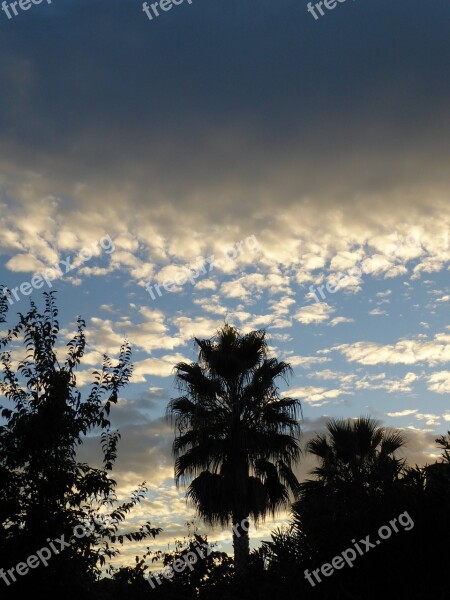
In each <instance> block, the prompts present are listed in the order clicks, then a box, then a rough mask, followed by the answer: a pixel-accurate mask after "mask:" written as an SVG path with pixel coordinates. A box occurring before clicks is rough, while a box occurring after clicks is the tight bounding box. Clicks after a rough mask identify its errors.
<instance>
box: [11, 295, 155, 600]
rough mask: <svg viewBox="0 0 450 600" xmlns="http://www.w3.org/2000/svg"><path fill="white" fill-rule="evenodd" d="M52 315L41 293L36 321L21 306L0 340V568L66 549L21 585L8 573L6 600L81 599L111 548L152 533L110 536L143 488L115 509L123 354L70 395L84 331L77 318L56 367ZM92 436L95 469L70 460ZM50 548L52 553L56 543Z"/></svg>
mask: <svg viewBox="0 0 450 600" xmlns="http://www.w3.org/2000/svg"><path fill="white" fill-rule="evenodd" d="M0 291H1V290H0ZM0 298H3V296H2V295H1V294H0ZM6 312H7V304H6V302H5V299H4V298H3V300H0V322H5V319H6ZM57 316H58V310H57V308H56V306H55V302H54V298H53V295H52V294H45V310H44V312H43V313H40V312H39V310H38V308H37V306H36V305H35V304H34V303H33V302H31V308H30V310H29V312H28V313H27V314H25V315H22V314H20V315H19V323H18V324H17V325H16V326H14V327H13V328H12V329H9V330H8V331H7V332H6V333H4V335H3V337H1V338H0V349H3V350H2V351H1V353H0V364H1V366H2V374H1V376H0V393H1V394H2V395H3V396H4V398H5V401H4V406H3V407H1V409H2V410H1V415H2V417H3V419H4V423H3V424H2V425H1V426H0V480H1V481H0V483H1V485H0V490H1V491H0V519H1V526H2V527H1V532H0V548H1V549H0V559H1V563H0V564H1V565H2V566H5V567H6V566H7V565H9V566H10V567H14V566H15V565H16V564H17V563H19V562H26V561H27V558H28V556H29V555H34V554H36V552H37V551H38V550H40V549H41V548H42V547H44V546H45V547H50V542H52V541H54V540H56V539H58V540H60V539H61V540H62V539H63V538H62V537H61V536H64V540H65V541H66V542H70V540H73V543H71V544H69V545H68V546H67V547H65V548H64V549H61V551H60V552H59V553H56V552H52V556H51V559H50V560H49V561H48V562H49V564H48V566H46V567H45V568H44V566H40V567H39V568H35V569H33V570H31V569H30V570H29V572H28V573H27V574H26V575H24V576H20V575H18V574H17V573H16V574H15V578H16V579H17V582H15V581H14V578H13V577H11V576H9V577H8V578H7V580H5V579H4V580H3V581H0V585H3V587H4V588H6V583H7V581H8V580H9V582H10V585H9V587H8V588H6V589H5V590H4V591H5V592H10V593H11V595H12V596H14V597H17V594H18V593H19V594H20V592H21V591H22V592H24V591H25V590H28V591H29V592H30V593H31V592H33V593H37V592H38V591H39V590H41V591H44V590H45V593H46V595H47V594H48V593H53V594H55V595H56V594H63V595H64V597H65V598H68V597H72V596H73V597H76V596H77V595H79V594H80V593H82V594H83V595H84V597H86V595H87V594H89V591H90V590H91V589H92V584H93V582H94V581H95V580H96V579H97V578H98V576H99V575H100V568H101V566H102V565H103V564H104V563H105V561H106V559H107V558H111V557H113V556H115V555H117V553H118V550H117V548H116V547H115V546H114V544H115V543H116V542H118V543H123V540H124V538H127V539H133V540H141V539H144V538H145V537H147V536H150V535H152V536H154V535H156V534H157V533H158V531H159V530H157V529H153V528H151V526H150V524H149V523H147V524H146V525H144V526H143V527H142V528H141V529H139V530H137V531H133V532H128V533H124V534H122V533H121V532H120V530H119V526H120V524H121V522H122V521H123V520H124V519H125V517H126V515H127V514H128V513H129V512H130V511H131V509H132V508H133V507H134V506H135V505H136V504H137V503H138V502H140V500H141V499H142V497H143V493H144V491H145V487H144V486H143V485H141V486H139V488H138V489H137V490H136V492H135V493H134V494H133V496H132V498H131V500H130V501H129V502H126V503H123V504H120V505H117V503H116V495H115V488H116V482H115V480H114V479H113V478H112V477H111V476H110V472H111V470H112V468H113V464H114V461H115V459H116V456H117V444H118V441H119V437H120V436H119V433H118V431H113V430H111V426H110V421H109V414H110V409H111V406H112V405H113V404H115V403H116V402H117V398H118V392H119V390H120V389H121V388H122V387H123V386H124V385H126V383H127V382H128V381H129V378H130V376H131V373H132V365H131V363H130V357H131V352H130V348H129V345H128V344H124V345H123V346H122V348H121V349H120V352H119V357H118V360H117V361H116V362H113V361H112V360H111V359H110V358H109V357H107V356H106V355H105V356H104V359H103V365H102V368H101V369H100V370H99V371H94V373H93V376H94V383H93V384H92V386H91V390H90V393H89V394H88V395H87V397H86V398H83V397H82V394H81V393H80V392H79V391H78V389H77V387H76V369H77V367H78V365H79V364H80V361H81V359H82V357H83V354H84V351H85V333H84V329H85V323H84V321H83V320H82V319H81V318H78V321H77V332H76V334H75V335H74V337H73V338H72V339H71V340H70V341H69V343H68V344H67V351H66V357H65V359H64V360H63V361H61V358H58V356H59V354H60V352H61V350H59V349H57V341H58V334H59V323H58V320H57ZM21 340H22V341H23V343H24V345H25V357H23V352H22V348H21V346H20V345H19V343H20V341H21ZM16 357H17V358H16ZM15 358H16V359H17V360H18V365H17V368H16V369H14V367H13V363H14V360H13V359H15ZM60 361H61V362H60ZM92 435H95V436H100V437H101V454H102V466H101V467H99V468H95V467H91V466H89V465H88V464H86V463H83V462H79V461H78V460H77V449H78V448H79V447H80V445H81V444H82V443H83V439H85V438H86V436H92ZM105 516H106V519H105ZM77 526H83V527H85V530H86V532H87V533H86V535H84V536H82V533H83V530H82V529H78V530H76V531H77V532H78V534H79V535H80V539H76V536H74V530H75V527H77ZM54 547H55V548H56V549H59V542H57V543H56V544H55V545H54ZM13 574H14V573H13ZM2 591H3V589H2Z"/></svg>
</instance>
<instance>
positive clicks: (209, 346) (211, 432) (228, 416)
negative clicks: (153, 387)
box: [168, 325, 300, 577]
mask: <svg viewBox="0 0 450 600" xmlns="http://www.w3.org/2000/svg"><path fill="white" fill-rule="evenodd" d="M195 342H196V344H197V346H198V348H199V362H198V363H192V364H187V363H179V364H178V365H177V366H176V371H177V374H176V381H177V384H178V386H179V389H180V391H182V392H183V395H182V396H181V397H180V398H176V399H174V400H172V401H171V402H170V404H169V406H168V414H169V415H170V417H171V418H173V419H174V422H175V425H176V431H177V435H176V438H175V441H174V444H173V452H174V455H175V457H176V462H175V478H176V482H177V484H179V483H180V481H189V482H190V485H189V487H188V491H187V497H188V498H189V499H190V500H192V501H193V502H194V504H195V505H196V507H197V509H198V511H199V513H200V515H201V516H202V517H203V519H204V520H205V521H206V522H208V523H210V524H215V523H220V524H222V525H225V524H228V523H230V521H231V522H232V524H233V546H234V556H235V570H236V574H237V576H238V577H241V576H243V575H245V574H246V571H247V565H248V557H249V536H248V519H249V516H250V515H251V516H252V517H253V519H254V520H255V521H258V520H259V519H263V518H264V517H265V516H266V515H267V514H268V513H271V514H275V512H276V511H277V510H278V509H280V508H281V507H283V506H287V505H288V503H289V490H291V491H293V492H296V491H297V488H298V482H297V479H296V478H295V476H294V474H293V472H292V466H293V464H294V463H295V462H296V461H297V460H298V459H299V456H300V447H299V440H298V438H299V434H300V426H299V422H298V418H297V417H298V414H299V411H300V404H299V402H298V400H295V399H292V398H287V397H285V398H282V397H280V394H279V391H278V387H277V383H276V382H277V379H278V378H279V377H286V376H287V375H288V374H289V373H290V366H289V365H288V364H287V363H285V362H283V361H278V360H277V359H275V358H269V357H268V351H267V342H266V334H265V332H264V331H253V332H251V333H248V334H241V333H240V332H239V331H238V330H237V329H235V328H234V327H231V326H229V325H225V326H224V327H223V328H222V329H221V330H219V331H218V332H217V336H216V337H213V338H212V339H204V340H199V339H197V338H195Z"/></svg>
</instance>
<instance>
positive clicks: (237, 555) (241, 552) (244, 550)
mask: <svg viewBox="0 0 450 600" xmlns="http://www.w3.org/2000/svg"><path fill="white" fill-rule="evenodd" d="M248 529H249V521H248V517H242V518H241V517H234V518H233V549H234V571H235V574H236V578H237V579H244V578H245V577H246V576H247V572H248V558H249V554H250V539H249V535H248Z"/></svg>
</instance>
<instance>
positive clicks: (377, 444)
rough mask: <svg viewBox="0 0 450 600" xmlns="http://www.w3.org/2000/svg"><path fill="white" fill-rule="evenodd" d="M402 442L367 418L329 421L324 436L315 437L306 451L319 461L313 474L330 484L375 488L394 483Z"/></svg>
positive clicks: (396, 434) (398, 466)
mask: <svg viewBox="0 0 450 600" xmlns="http://www.w3.org/2000/svg"><path fill="white" fill-rule="evenodd" d="M404 444H405V440H404V438H403V436H402V435H401V434H400V433H399V432H397V431H388V430H386V429H384V428H383V427H380V426H379V423H378V422H377V421H376V420H374V419H371V418H370V417H360V418H359V419H354V420H352V419H331V420H330V421H329V422H328V424H327V433H325V434H318V435H317V436H316V437H315V438H313V439H312V440H310V441H309V442H308V444H307V451H308V452H310V453H311V454H314V455H315V456H316V457H317V458H319V466H318V467H316V468H315V469H314V470H313V471H312V474H314V475H316V477H317V478H318V479H319V480H320V481H322V482H324V483H329V484H338V483H343V484H347V483H360V484H362V485H371V486H373V485H376V484H383V483H387V482H388V481H393V480H395V479H396V478H397V476H398V475H399V473H400V471H401V469H402V467H403V465H404V461H403V460H400V459H397V458H396V457H395V452H396V451H397V450H399V449H400V448H401V447H402V446H404Z"/></svg>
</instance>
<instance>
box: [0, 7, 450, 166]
mask: <svg viewBox="0 0 450 600" xmlns="http://www.w3.org/2000/svg"><path fill="white" fill-rule="evenodd" d="M62 6H63V7H64V8H62ZM338 8H339V10H335V11H333V12H331V11H330V12H329V14H327V15H326V17H324V18H323V19H322V20H321V21H318V22H316V21H314V19H313V18H312V17H311V16H310V15H309V14H308V13H307V12H306V2H303V1H300V0H295V1H293V0H291V1H286V2H274V1H271V2H269V1H261V0H252V1H249V2H242V0H231V1H230V0H229V1H227V2H225V1H223V0H222V1H218V0H213V1H211V0H209V1H208V2H206V1H205V0H195V2H194V3H193V4H192V6H189V5H187V4H186V5H182V6H181V7H176V10H172V11H171V12H169V13H166V14H164V15H162V16H161V17H160V18H159V20H157V21H154V22H150V21H148V19H147V18H146V17H145V15H144V13H143V12H142V10H141V3H140V2H136V1H133V2H129V1H126V2H123V1H121V2H118V1H116V2H108V3H106V2H98V1H95V0H92V1H90V2H89V3H87V2H77V3H74V2H66V3H65V4H63V5H61V4H58V5H57V3H54V7H53V6H52V7H48V8H47V7H45V9H44V7H41V6H38V7H34V9H33V12H31V11H30V12H29V13H24V14H20V15H19V16H18V17H16V18H15V20H13V21H6V20H5V19H3V20H2V22H1V41H0V47H1V52H2V58H3V60H2V67H1V80H2V91H3V93H2V98H1V101H0V108H1V110H0V115H1V116H0V124H1V132H2V137H3V139H4V141H7V142H9V144H10V146H9V152H8V154H7V156H9V157H11V153H13V154H14V153H15V152H19V151H20V153H21V154H22V153H23V156H24V158H27V159H28V160H30V162H32V163H33V162H34V161H33V159H32V156H33V153H36V152H37V151H38V156H36V155H35V156H34V159H39V158H40V159H42V161H45V160H46V159H49V158H51V157H52V155H53V154H54V153H56V152H60V151H64V152H65V153H67V155H68V156H70V158H71V159H75V161H76V163H78V165H75V164H74V163H73V162H72V163H71V168H76V166H77V167H78V168H81V169H82V170H84V169H87V170H89V168H90V164H91V163H90V161H91V159H92V156H91V155H89V154H88V155H87V156H86V154H85V151H86V149H87V148H91V150H92V151H94V152H95V155H96V165H95V166H96V168H100V169H101V168H102V166H103V167H104V166H105V165H106V164H109V165H110V161H111V160H112V159H114V157H116V160H121V159H122V158H123V157H124V156H127V155H128V156H130V154H131V156H132V158H133V159H134V160H135V161H136V162H138V163H139V162H140V161H142V160H144V158H143V157H142V156H140V155H138V154H137V153H138V152H142V151H144V150H147V151H148V150H149V149H152V150H153V151H154V152H156V151H157V149H158V148H159V149H160V150H161V152H162V154H163V155H167V150H168V148H167V146H165V144H168V145H169V146H171V145H172V144H175V139H178V140H179V143H180V147H181V149H182V150H184V151H188V150H189V148H190V147H192V146H196V147H197V151H199V149H200V148H201V147H202V145H203V144H205V142H209V140H208V138H209V134H210V133H211V132H212V133H214V134H217V135H219V132H221V131H223V130H224V129H225V130H226V127H222V126H219V125H218V124H219V123H221V124H222V125H223V126H225V125H226V126H230V125H231V126H235V127H238V126H241V127H244V129H247V131H249V132H251V135H250V137H251V138H253V139H254V142H255V145H256V143H259V145H262V146H263V147H264V146H266V145H270V147H271V152H275V154H278V153H281V158H282V156H283V153H285V152H287V153H288V152H289V150H290V149H291V148H292V144H294V140H295V146H297V144H298V137H297V136H298V135H299V134H302V136H303V137H304V140H305V142H307V143H309V144H310V145H309V146H308V147H306V146H305V147H304V151H305V153H307V152H311V153H313V154H315V155H316V156H317V154H320V153H321V152H325V154H327V152H328V151H329V150H330V149H331V150H332V149H335V148H336V146H340V145H341V143H342V142H343V140H340V139H339V137H340V136H342V135H345V136H348V135H352V133H353V135H354V132H352V130H353V129H354V127H355V124H357V125H358V127H359V126H360V125H361V124H362V123H364V124H365V126H366V127H367V132H368V134H369V136H370V137H371V139H372V142H374V143H375V144H376V143H377V142H378V143H379V144H386V142H393V143H395V141H396V140H398V138H399V136H400V138H401V141H402V142H405V141H406V138H407V137H408V136H410V135H411V126H412V125H413V131H416V126H417V123H418V121H420V123H421V125H420V127H421V128H422V127H425V128H427V127H430V126H432V123H433V119H434V118H435V117H436V116H437V115H440V116H442V113H443V112H445V111H447V110H448V108H447V107H448V99H449V81H448V78H447V77H445V76H444V74H445V72H446V70H448V60H449V59H448V57H449V52H448V50H449V45H450V43H449V38H448V24H449V17H450V7H449V5H448V2H446V1H445V0H434V1H433V3H432V5H430V3H426V2H424V1H422V0H421V1H420V2H419V1H411V0H408V1H406V0H402V1H401V0H399V1H397V2H395V3H392V2H390V1H388V0H385V1H380V0H377V1H376V2H375V1H372V2H371V1H369V0H365V1H364V3H363V2H357V3H348V4H343V5H341V6H339V7H338ZM44 14H45V17H44ZM380 121H382V122H383V123H384V125H385V129H384V131H383V130H381V131H379V132H378V136H377V133H376V131H375V130H374V125H375V124H376V123H377V122H380ZM213 123H214V126H213V125H212V124H213ZM311 128H312V129H311ZM407 131H409V133H408V134H407V133H406V132H407ZM377 137H378V138H379V139H378V140H377ZM314 139H316V142H315V143H314V142H313V140H314ZM324 141H327V142H329V143H330V145H331V148H329V147H328V150H327V148H326V147H325V146H322V144H323V142H324ZM269 142H270V144H269ZM438 143H439V140H438ZM327 146H328V144H327ZM133 148H134V152H135V153H136V154H135V155H134V156H133ZM170 149H171V150H173V152H174V154H175V155H176V147H173V148H170ZM249 149H251V148H249ZM27 150H28V151H29V154H28V153H27ZM245 150H246V148H243V151H245ZM2 154H3V153H2ZM3 157H4V158H6V156H5V154H3ZM149 158H150V160H151V159H152V158H153V157H152V156H151V153H150V156H149ZM177 158H181V157H180V156H178V157H177ZM217 158H219V157H217ZM224 158H225V159H227V158H229V157H227V156H226V155H225V156H224ZM239 158H242V156H239Z"/></svg>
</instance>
